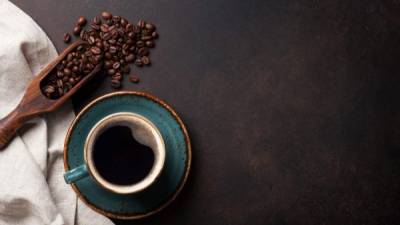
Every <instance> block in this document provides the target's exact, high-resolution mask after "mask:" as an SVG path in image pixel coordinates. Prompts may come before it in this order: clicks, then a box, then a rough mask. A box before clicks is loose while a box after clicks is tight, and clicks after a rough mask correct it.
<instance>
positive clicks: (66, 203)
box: [0, 0, 113, 225]
mask: <svg viewBox="0 0 400 225" xmlns="http://www.w3.org/2000/svg"><path fill="white" fill-rule="evenodd" d="M0 15H1V17H0V65H1V66H0V118H3V117H5V116H6V115H7V114H8V113H9V112H11V111H12V110H13V109H14V108H15V107H16V106H17V104H18V103H19V101H20V100H21V98H22V96H23V95H24V92H25V89H26V87H27V86H28V84H29V82H30V81H31V80H32V79H33V78H34V76H35V75H36V74H38V72H39V71H40V70H41V69H42V68H43V67H45V66H46V65H47V63H49V62H50V61H51V60H52V59H54V58H55V57H56V56H57V52H56V50H55V48H54V46H53V44H52V43H51V41H50V40H49V38H48V37H47V36H46V34H45V33H44V32H43V31H42V29H41V28H40V27H39V26H38V25H37V24H36V23H35V22H34V21H33V20H32V19H31V18H30V17H29V16H28V15H26V14H25V13H24V12H22V11H21V10H20V9H19V8H17V7H16V6H15V5H13V4H12V3H11V2H9V1H7V0H0ZM74 116H75V115H74V113H73V110H72V106H71V103H67V104H65V105H64V106H63V107H61V108H60V109H58V110H57V111H55V112H52V113H49V114H47V115H43V116H40V117H37V118H35V119H33V120H31V121H29V122H28V123H27V124H26V125H24V127H23V128H22V129H21V130H20V131H19V132H18V134H17V136H16V137H15V138H14V139H13V140H12V142H11V143H10V144H9V145H8V146H7V148H6V149H4V150H2V151H0V180H1V184H0V225H2V224H11V225H13V224H15V225H17V224H18V225H36V224H37V225H46V224H51V225H59V224H60V225H61V224H66V225H69V224H82V225H87V224H92V225H96V224H99V225H109V224H113V223H112V222H111V221H110V220H109V219H108V218H106V217H104V216H102V215H100V214H98V213H96V212H94V211H93V210H91V209H90V208H88V207H87V206H86V205H83V204H82V203H81V202H79V200H78V199H77V197H76V194H75V192H73V190H72V188H71V187H70V186H69V185H67V184H65V182H64V180H63V177H62V175H63V171H64V167H63V144H64V138H65V135H66V132H67V129H68V127H69V125H70V123H71V122H72V120H73V118H74Z"/></svg>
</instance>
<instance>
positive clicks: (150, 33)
mask: <svg viewBox="0 0 400 225" xmlns="http://www.w3.org/2000/svg"><path fill="white" fill-rule="evenodd" d="M102 19H103V20H102ZM86 24H87V21H86V19H85V18H84V17H80V18H79V19H78V20H77V23H76V26H75V27H74V29H73V31H74V32H73V33H74V34H75V35H77V36H78V35H79V37H80V39H81V40H83V41H86V42H87V44H85V45H80V46H78V47H77V48H76V49H75V50H73V51H72V52H71V53H70V54H68V55H67V56H66V57H65V59H63V60H62V61H61V62H60V63H59V65H57V66H56V67H55V69H54V71H53V72H51V73H50V74H49V76H48V77H46V78H45V79H44V82H42V83H43V84H42V85H43V86H41V89H42V92H43V94H44V95H45V96H47V97H49V98H59V97H61V96H62V95H64V94H66V93H67V92H68V91H70V90H71V89H72V88H73V87H74V85H76V84H77V83H78V82H79V81H80V80H81V79H82V78H83V77H84V76H86V75H87V74H89V73H90V72H91V71H92V70H93V69H94V67H95V66H96V65H98V64H99V63H104V64H103V69H104V70H106V73H107V74H109V75H110V76H111V85H112V86H113V87H114V88H120V87H121V80H122V78H123V75H124V74H129V73H130V66H129V65H128V64H129V63H134V64H135V65H137V66H143V65H150V63H151V61H150V59H149V57H148V55H149V53H150V52H149V48H152V47H154V46H155V42H154V39H156V38H157V37H158V33H157V32H156V31H155V30H156V27H155V26H154V24H152V23H147V22H145V21H143V20H140V21H138V23H137V25H133V24H132V23H130V22H129V21H127V20H126V19H124V18H122V17H120V16H116V15H114V16H113V15H112V14H111V13H109V12H102V13H101V15H100V16H96V17H94V18H93V19H92V22H91V23H90V27H88V28H86V29H85V28H84V26H85V25H86ZM68 35H69V34H68ZM67 39H69V40H67ZM64 40H65V42H66V43H67V42H69V41H71V36H70V35H69V37H67V34H65V35H64ZM132 79H133V80H135V79H134V78H132ZM60 82H62V83H60ZM60 84H61V86H60ZM58 86H60V87H59V88H57V87H58ZM49 87H50V88H49ZM51 87H53V92H51V91H49V90H51ZM46 89H49V90H47V91H46Z"/></svg>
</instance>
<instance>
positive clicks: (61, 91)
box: [57, 87, 64, 96]
mask: <svg viewBox="0 0 400 225" xmlns="http://www.w3.org/2000/svg"><path fill="white" fill-rule="evenodd" d="M57 91H58V94H59V95H60V96H61V95H63V94H64V91H63V89H62V88H60V87H59V88H58V89H57Z"/></svg>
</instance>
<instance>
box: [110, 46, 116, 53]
mask: <svg viewBox="0 0 400 225" xmlns="http://www.w3.org/2000/svg"><path fill="white" fill-rule="evenodd" d="M109 52H110V53H111V54H115V53H116V52H117V47H115V46H110V50H109Z"/></svg>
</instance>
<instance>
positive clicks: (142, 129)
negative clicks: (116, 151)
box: [64, 112, 166, 194]
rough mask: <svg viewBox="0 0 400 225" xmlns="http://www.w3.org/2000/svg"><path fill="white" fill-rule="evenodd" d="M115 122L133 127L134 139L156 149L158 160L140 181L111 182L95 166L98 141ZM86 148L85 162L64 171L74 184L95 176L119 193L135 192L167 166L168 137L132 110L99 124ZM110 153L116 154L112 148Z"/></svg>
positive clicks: (67, 181) (91, 132) (116, 124)
mask: <svg viewBox="0 0 400 225" xmlns="http://www.w3.org/2000/svg"><path fill="white" fill-rule="evenodd" d="M114 126H126V127H128V128H130V130H131V133H132V136H133V138H134V139H136V140H137V141H138V142H139V143H141V144H143V145H146V146H148V147H150V148H151V149H152V150H153V154H154V163H153V166H152V169H151V170H150V172H149V173H148V174H147V176H146V177H145V178H144V179H143V180H141V181H139V182H137V183H133V184H130V185H118V184H114V183H111V182H109V181H107V180H106V179H104V178H103V177H102V176H101V174H100V173H99V172H98V170H97V168H96V166H95V163H94V160H93V151H94V145H95V143H96V141H97V139H98V137H99V136H100V135H101V134H102V133H103V132H104V131H106V130H107V129H109V128H111V127H114ZM83 138H85V137H83ZM83 152H84V163H83V164H82V165H80V166H77V167H75V168H72V169H70V170H68V171H66V172H65V173H64V179H65V182H66V183H68V184H71V183H75V182H77V181H79V180H81V179H83V178H85V177H88V176H91V177H92V178H93V179H94V180H95V181H96V182H97V183H98V184H99V185H100V186H102V187H103V188H105V189H107V190H109V191H111V192H114V193H117V194H135V193H138V192H141V191H143V190H145V189H146V188H148V187H150V186H151V185H152V184H153V183H154V182H155V181H156V180H157V178H158V177H159V175H160V174H161V172H162V170H163V168H164V162H165V154H166V153H165V144H164V140H163V138H162V135H161V133H160V131H159V130H158V129H157V127H156V126H155V125H154V124H153V123H152V122H151V121H150V120H148V119H147V118H145V117H144V116H142V115H139V114H136V113H132V112H118V113H114V114H111V115H108V116H106V117H105V118H103V119H102V120H100V121H99V122H98V123H97V124H95V125H94V126H93V128H92V129H91V130H90V132H89V134H88V136H87V137H86V140H85V145H84V150H83ZM110 154H112V151H110Z"/></svg>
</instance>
